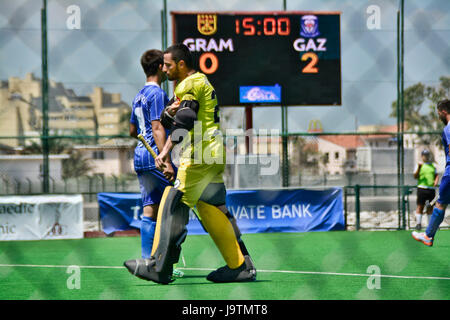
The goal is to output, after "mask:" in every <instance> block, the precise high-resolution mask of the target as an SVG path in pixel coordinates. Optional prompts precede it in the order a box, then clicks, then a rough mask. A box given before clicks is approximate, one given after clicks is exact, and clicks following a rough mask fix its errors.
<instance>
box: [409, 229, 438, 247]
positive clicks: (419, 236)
mask: <svg viewBox="0 0 450 320" xmlns="http://www.w3.org/2000/svg"><path fill="white" fill-rule="evenodd" d="M411 235H412V237H413V238H414V239H415V240H417V241H420V242H422V243H423V244H424V245H426V246H428V247H432V246H433V238H429V237H428V236H427V235H426V234H425V232H417V231H413V232H412V234H411Z"/></svg>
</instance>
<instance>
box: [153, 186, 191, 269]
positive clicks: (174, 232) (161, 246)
mask: <svg viewBox="0 0 450 320" xmlns="http://www.w3.org/2000/svg"><path fill="white" fill-rule="evenodd" d="M182 196H183V192H181V191H179V190H178V189H175V188H173V187H171V186H169V187H166V189H165V190H164V194H163V196H162V199H161V203H160V205H159V210H158V219H157V223H156V231H155V238H154V240H153V248H152V253H151V255H152V257H154V259H155V271H156V272H161V273H164V274H166V273H167V274H168V275H170V276H171V275H172V268H173V264H174V263H177V262H178V259H179V258H180V253H181V244H182V243H183V242H184V240H185V239H186V235H187V228H186V225H187V224H188V222H189V207H188V206H187V205H185V204H184V203H182V202H181V197H182Z"/></svg>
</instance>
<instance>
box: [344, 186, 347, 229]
mask: <svg viewBox="0 0 450 320" xmlns="http://www.w3.org/2000/svg"><path fill="white" fill-rule="evenodd" d="M344 227H345V230H347V186H344Z"/></svg>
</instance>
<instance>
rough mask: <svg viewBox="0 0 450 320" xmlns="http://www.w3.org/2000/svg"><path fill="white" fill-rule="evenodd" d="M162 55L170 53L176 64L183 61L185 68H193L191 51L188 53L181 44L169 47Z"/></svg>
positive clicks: (186, 48)
mask: <svg viewBox="0 0 450 320" xmlns="http://www.w3.org/2000/svg"><path fill="white" fill-rule="evenodd" d="M164 53H171V54H172V59H173V60H174V61H175V62H176V63H178V62H179V61H181V60H183V61H184V63H185V64H186V67H188V68H189V69H192V68H193V67H194V63H193V61H194V60H193V58H192V54H191V51H189V48H188V47H186V46H185V45H184V44H182V43H177V44H174V45H173V46H170V47H169V48H167V49H166V51H164Z"/></svg>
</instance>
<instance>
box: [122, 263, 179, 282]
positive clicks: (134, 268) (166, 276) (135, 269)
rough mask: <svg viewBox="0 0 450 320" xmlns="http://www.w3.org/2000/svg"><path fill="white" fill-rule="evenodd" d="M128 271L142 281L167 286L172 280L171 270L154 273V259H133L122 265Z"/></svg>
mask: <svg viewBox="0 0 450 320" xmlns="http://www.w3.org/2000/svg"><path fill="white" fill-rule="evenodd" d="M123 265H124V266H125V267H126V268H127V269H128V271H129V272H130V273H131V274H132V275H134V276H136V277H138V278H140V279H143V280H147V281H154V282H156V283H161V284H169V283H171V282H172V281H174V279H172V271H173V270H172V268H171V270H168V272H156V271H155V265H156V263H155V259H154V258H153V257H151V258H148V259H133V260H128V261H125V262H124V263H123Z"/></svg>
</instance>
